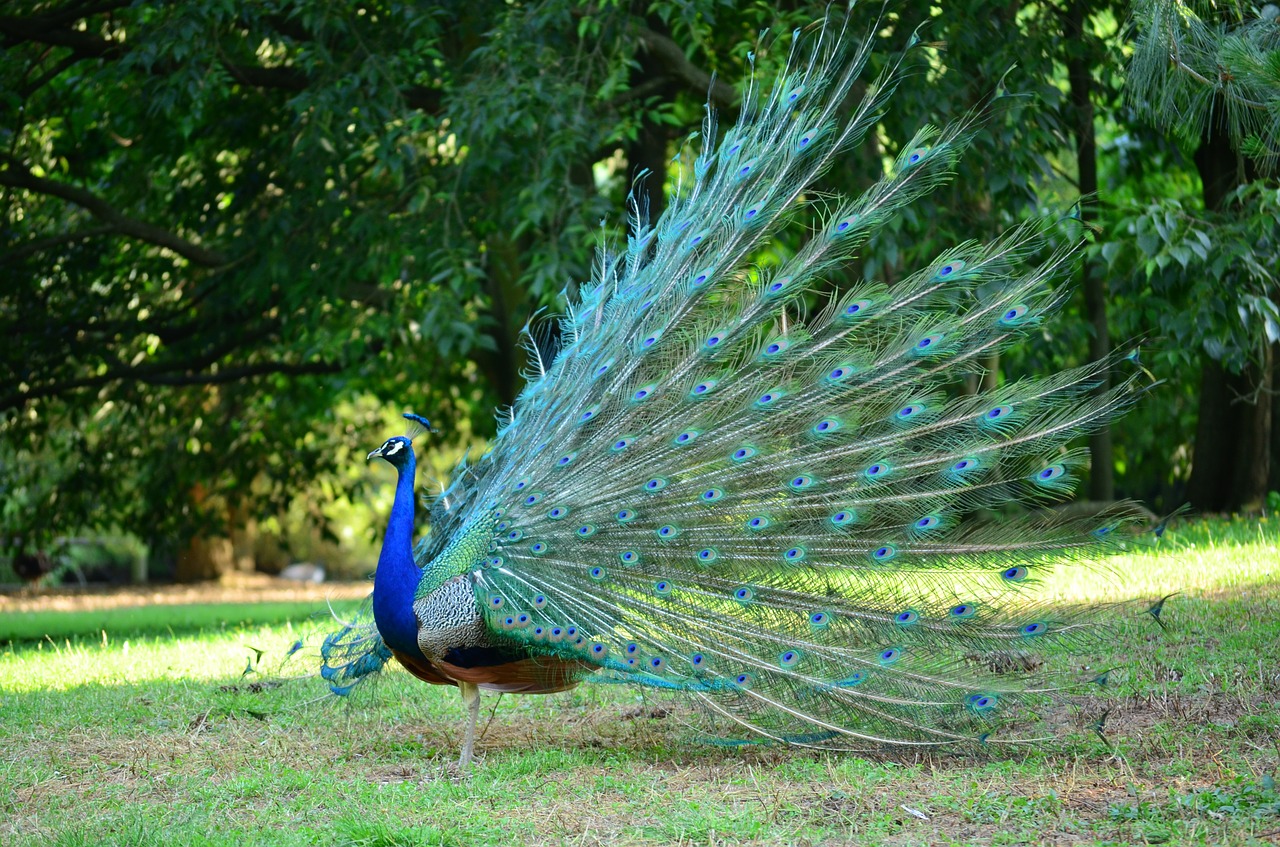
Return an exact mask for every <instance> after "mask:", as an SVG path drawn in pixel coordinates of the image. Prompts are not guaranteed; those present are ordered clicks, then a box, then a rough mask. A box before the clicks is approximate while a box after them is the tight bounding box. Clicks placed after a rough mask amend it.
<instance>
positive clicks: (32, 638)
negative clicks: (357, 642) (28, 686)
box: [0, 602, 355, 646]
mask: <svg viewBox="0 0 1280 847" xmlns="http://www.w3.org/2000/svg"><path fill="white" fill-rule="evenodd" d="M354 605H355V604H353V603H337V602H335V603H334V609H335V610H337V611H342V610H350V609H351V608H352V607H353V606H354ZM315 613H316V604H315V603H307V602H289V603H220V604H212V603H192V604H185V605H177V606H168V605H165V606H125V607H120V608H111V609H90V610H86V611H74V612H48V611H39V612H12V613H9V614H6V615H4V616H3V617H0V644H10V645H11V646H12V644H13V643H16V644H18V645H22V644H29V643H31V642H36V641H66V640H81V639H85V638H108V639H110V638H115V639H120V638H138V637H140V636H156V635H168V636H170V637H177V636H179V635H189V634H194V633H199V632H208V631H217V630H225V629H228V628H231V629H235V628H238V627H245V626H250V625H253V624H279V623H286V622H289V621H298V620H304V619H306V618H307V617H308V616H310V615H313V614H315Z"/></svg>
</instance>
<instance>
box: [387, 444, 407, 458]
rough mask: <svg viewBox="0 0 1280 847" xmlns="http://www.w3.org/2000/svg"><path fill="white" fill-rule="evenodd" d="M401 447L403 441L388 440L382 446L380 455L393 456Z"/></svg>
mask: <svg viewBox="0 0 1280 847" xmlns="http://www.w3.org/2000/svg"><path fill="white" fill-rule="evenodd" d="M403 447H404V442H403V441H388V442H387V443H386V444H384V445H383V447H382V455H384V456H394V455H395V454H396V453H399V452H400V450H401V448H403Z"/></svg>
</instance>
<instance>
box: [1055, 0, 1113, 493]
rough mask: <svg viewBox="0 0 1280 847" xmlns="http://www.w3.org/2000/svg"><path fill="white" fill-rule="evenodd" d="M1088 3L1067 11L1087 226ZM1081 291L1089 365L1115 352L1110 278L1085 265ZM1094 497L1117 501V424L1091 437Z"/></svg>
mask: <svg viewBox="0 0 1280 847" xmlns="http://www.w3.org/2000/svg"><path fill="white" fill-rule="evenodd" d="M1085 7H1086V3H1084V2H1083V1H1082V0H1076V2H1074V3H1072V4H1071V7H1070V8H1069V9H1068V10H1067V22H1066V23H1067V25H1066V30H1067V33H1066V34H1067V37H1068V39H1070V40H1071V41H1072V42H1074V43H1073V44H1072V46H1071V52H1070V53H1069V58H1068V59H1067V79H1068V81H1069V82H1070V85H1071V106H1072V108H1073V110H1074V111H1075V137H1076V171H1077V173H1078V175H1079V180H1080V183H1079V186H1078V188H1079V189H1080V219H1081V221H1083V222H1084V223H1085V224H1086V225H1087V224H1088V222H1089V221H1090V220H1091V219H1092V218H1093V216H1094V213H1093V206H1094V203H1095V202H1096V200H1097V193H1098V143H1097V138H1096V136H1095V133H1094V123H1093V97H1092V95H1093V77H1092V76H1091V75H1090V72H1089V69H1090V67H1091V65H1092V63H1091V62H1089V61H1088V57H1087V56H1086V54H1085V45H1086V44H1090V43H1091V42H1089V41H1087V40H1086V37H1085V31H1084V24H1085V14H1086V8H1085ZM1080 287H1081V288H1082V289H1083V290H1084V310H1085V315H1086V317H1087V318H1088V320H1089V326H1090V328H1091V329H1092V332H1091V333H1090V335H1089V361H1091V362H1097V361H1099V360H1101V359H1103V358H1105V357H1106V356H1107V354H1108V353H1110V352H1111V331H1110V329H1109V328H1108V327H1107V280H1106V277H1104V276H1102V275H1101V274H1099V273H1096V272H1095V269H1094V268H1093V266H1092V264H1091V263H1090V262H1089V260H1088V259H1086V260H1085V261H1083V262H1081V263H1080ZM1110 387H1111V376H1110V374H1104V375H1103V377H1102V383H1101V384H1100V385H1099V386H1098V388H1097V393H1099V394H1101V393H1104V392H1106V391H1107V390H1108V389H1109V388H1110ZM1089 455H1090V458H1091V461H1090V470H1089V499H1090V500H1099V501H1105V500H1114V499H1115V461H1114V459H1113V456H1112V450H1111V426H1110V424H1108V425H1106V426H1104V427H1103V428H1102V429H1100V430H1098V431H1097V432H1095V433H1093V435H1091V436H1089Z"/></svg>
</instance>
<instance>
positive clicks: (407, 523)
mask: <svg viewBox="0 0 1280 847" xmlns="http://www.w3.org/2000/svg"><path fill="white" fill-rule="evenodd" d="M415 470H416V463H415V461H414V457H413V450H412V448H410V449H409V451H408V455H407V457H406V458H405V461H404V464H403V465H401V466H400V467H398V468H396V471H397V473H399V478H398V479H397V480H396V499H395V502H394V503H393V504H392V506H391V517H390V518H389V519H388V520H387V534H386V536H385V537H384V538H383V539H382V554H381V555H379V556H378V570H377V572H376V573H375V574H374V576H373V619H374V620H375V621H376V622H377V624H378V633H379V634H380V635H381V636H382V640H383V641H385V642H387V646H388V647H390V648H391V649H393V650H397V651H399V652H401V653H407V654H408V655H410V656H422V651H421V650H420V649H419V648H418V617H417V615H415V614H414V613H413V598H414V593H415V592H416V591H417V590H418V582H419V581H420V580H421V579H422V571H421V570H420V569H419V568H418V567H417V565H415V564H414V563H413V499H414V495H413V480H414V475H415Z"/></svg>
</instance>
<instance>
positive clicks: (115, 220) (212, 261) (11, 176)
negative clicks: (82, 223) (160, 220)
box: [0, 155, 230, 268]
mask: <svg viewBox="0 0 1280 847" xmlns="http://www.w3.org/2000/svg"><path fill="white" fill-rule="evenodd" d="M2 161H3V162H4V164H5V165H6V169H5V170H0V185H5V186H9V187H10V188H22V189H26V190H27V191H34V192H35V193H37V194H46V195H48V196H50V197H57V198H59V199H62V200H66V201H67V202H69V203H75V204H76V205H77V206H80V207H82V208H83V209H85V210H86V211H88V212H89V213H90V214H91V215H93V216H94V217H95V218H97V219H98V220H100V221H102V222H103V223H105V224H107V225H108V226H110V227H111V229H112V230H114V231H115V232H117V233H119V234H121V235H127V236H130V237H132V238H137V239H139V240H141V241H146V242H148V243H150V244H154V245H156V246H157V247H163V248H165V249H167V250H172V251H173V252H175V253H177V254H178V255H179V256H182V257H183V258H185V259H187V260H188V261H190V262H193V263H194V264H197V265H201V266H203V267H206V268H216V267H220V266H222V265H225V264H227V263H228V262H229V261H230V259H228V258H227V257H226V256H224V255H223V254H222V253H219V252H218V251H216V250H210V249H208V248H205V247H201V246H200V245H199V244H195V243H193V242H191V241H188V240H186V239H185V238H182V237H181V236H179V235H177V234H175V233H172V232H170V231H169V230H167V229H162V228H161V227H158V226H156V225H154V224H149V223H146V222H145V221H139V220H135V219H133V218H130V217H128V216H127V215H125V214H123V213H122V212H120V211H119V210H118V209H116V208H115V207H114V206H112V205H111V204H109V203H108V202H107V201H106V200H103V199H102V198H101V197H99V196H98V195H96V194H94V193H93V192H91V191H86V190H85V189H83V188H77V187H76V186H74V185H67V184H66V183H65V182H58V181H57V180H52V179H45V178H44V177H39V176H36V175H35V174H33V173H32V172H31V171H29V170H27V168H26V167H24V166H23V165H22V163H21V162H19V161H18V160H17V159H14V158H13V157H11V156H8V155H5V156H3V159H2Z"/></svg>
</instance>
